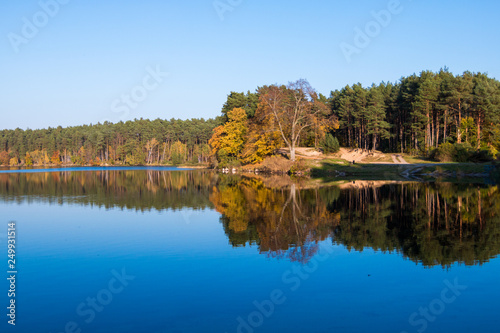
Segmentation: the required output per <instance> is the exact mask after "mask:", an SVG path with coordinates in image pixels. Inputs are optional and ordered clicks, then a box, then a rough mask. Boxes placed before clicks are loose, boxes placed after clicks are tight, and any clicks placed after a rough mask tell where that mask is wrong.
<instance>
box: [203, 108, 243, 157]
mask: <svg viewBox="0 0 500 333" xmlns="http://www.w3.org/2000/svg"><path fill="white" fill-rule="evenodd" d="M227 116H228V121H227V122H226V123H225V124H224V125H221V126H218V127H216V128H215V129H214V134H213V136H212V138H211V139H210V140H209V144H210V145H211V146H212V149H213V154H214V155H215V156H217V159H218V160H219V162H222V163H228V162H231V161H236V160H237V159H238V158H239V157H240V156H241V152H242V150H243V147H244V145H245V141H246V134H247V129H248V125H247V114H246V111H245V110H244V109H241V108H235V109H233V110H232V111H229V112H228V114H227Z"/></svg>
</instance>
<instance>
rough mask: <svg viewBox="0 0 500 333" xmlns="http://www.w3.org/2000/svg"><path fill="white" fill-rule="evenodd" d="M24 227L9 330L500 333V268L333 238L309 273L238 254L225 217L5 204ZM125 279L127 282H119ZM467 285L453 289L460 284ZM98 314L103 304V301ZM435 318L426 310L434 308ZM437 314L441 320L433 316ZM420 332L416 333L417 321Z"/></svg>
mask: <svg viewBox="0 0 500 333" xmlns="http://www.w3.org/2000/svg"><path fill="white" fill-rule="evenodd" d="M0 212H1V219H2V221H3V222H2V223H3V226H2V227H1V229H0V244H1V247H0V248H1V251H2V252H4V253H5V254H3V255H2V256H1V257H2V258H4V265H2V267H4V268H3V269H2V270H3V273H2V274H3V276H6V273H5V272H6V270H7V269H6V264H7V259H6V245H5V244H6V239H7V236H6V232H7V222H8V221H11V220H14V221H16V222H17V253H16V256H17V269H18V272H19V273H18V275H17V290H16V296H17V298H16V302H17V314H16V315H17V316H16V323H17V325H16V326H15V327H12V326H11V325H8V324H7V319H6V315H5V313H6V311H7V310H6V306H7V302H8V299H7V297H6V296H5V295H6V291H7V290H8V285H7V283H6V282H5V279H3V281H4V282H3V283H2V284H1V288H2V289H3V290H2V292H1V293H0V295H2V298H0V299H1V301H2V309H4V310H2V311H3V312H5V313H3V314H2V318H3V319H2V321H1V323H0V328H1V332H52V333H56V332H57V333H59V332H155V333H156V332H158V333H159V332H245V333H247V332H404V331H406V332H418V331H419V330H420V332H424V331H425V332H498V330H499V327H500V326H499V324H500V320H499V316H498V311H499V310H500V287H499V285H498V277H499V276H500V260H499V259H498V258H493V259H491V260H489V261H487V262H485V263H483V264H482V265H467V266H466V265H464V264H458V263H455V264H452V265H451V266H449V267H448V268H443V267H442V266H440V265H437V266H433V267H424V266H423V265H422V264H420V263H415V262H413V261H411V260H408V259H405V258H404V257H403V256H402V255H401V254H400V253H397V252H393V253H388V252H386V253H384V252H381V251H374V250H372V249H370V248H365V249H364V250H363V251H354V250H351V251H348V250H347V249H346V247H345V246H343V245H333V243H332V239H331V238H327V239H326V240H324V241H320V242H319V244H320V250H319V252H318V253H317V254H316V255H314V256H313V257H312V258H311V259H310V260H309V261H308V263H306V264H301V263H299V262H293V261H290V260H286V259H283V258H282V259H278V258H273V257H270V256H268V255H265V254H263V253H260V251H259V248H258V245H248V244H247V245H246V246H245V247H232V246H231V245H230V244H229V241H228V237H227V235H226V234H225V232H224V230H223V228H222V225H221V222H220V217H221V214H220V213H218V212H217V211H215V209H212V208H210V209H209V208H205V209H192V208H184V209H180V210H179V209H176V210H172V209H164V210H161V211H158V210H151V211H143V212H141V211H137V210H131V209H121V208H107V209H106V208H103V207H98V206H92V205H86V206H84V205H80V204H62V205H61V204H56V203H52V204H51V203H48V202H45V201H41V200H37V199H36V198H35V200H32V201H27V200H19V201H18V202H7V201H0ZM117 276H120V278H117ZM455 283H458V284H459V285H460V286H463V287H462V288H461V289H460V288H459V289H458V290H456V291H455V293H453V292H452V291H450V290H449V285H450V284H452V285H453V284H455ZM92 304H93V305H92ZM429 307H430V308H431V310H426V308H429ZM426 311H430V312H426ZM412 323H413V325H412Z"/></svg>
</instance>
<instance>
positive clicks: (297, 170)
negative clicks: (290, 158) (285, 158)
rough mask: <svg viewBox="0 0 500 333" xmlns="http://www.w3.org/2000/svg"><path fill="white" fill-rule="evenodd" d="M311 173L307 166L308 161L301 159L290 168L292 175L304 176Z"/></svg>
mask: <svg viewBox="0 0 500 333" xmlns="http://www.w3.org/2000/svg"><path fill="white" fill-rule="evenodd" d="M309 172H310V168H309V166H308V165H307V163H306V161H304V160H303V159H301V158H299V159H297V160H296V161H295V163H294V164H293V165H292V167H291V168H290V173H291V174H292V175H304V174H308V173H309Z"/></svg>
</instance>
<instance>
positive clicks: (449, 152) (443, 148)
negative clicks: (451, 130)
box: [429, 142, 455, 162]
mask: <svg viewBox="0 0 500 333" xmlns="http://www.w3.org/2000/svg"><path fill="white" fill-rule="evenodd" d="M454 155H455V148H454V147H453V145H452V144H451V143H449V142H446V143H442V144H440V145H439V147H438V148H436V149H434V150H433V151H432V152H431V154H430V156H429V157H430V158H431V159H433V160H436V161H439V162H453V158H454Z"/></svg>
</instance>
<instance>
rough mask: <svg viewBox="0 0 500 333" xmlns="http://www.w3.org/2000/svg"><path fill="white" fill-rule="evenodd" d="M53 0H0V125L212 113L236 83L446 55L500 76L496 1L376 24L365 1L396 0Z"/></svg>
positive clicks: (446, 6) (426, 6)
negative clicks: (360, 37)
mask: <svg viewBox="0 0 500 333" xmlns="http://www.w3.org/2000/svg"><path fill="white" fill-rule="evenodd" d="M53 1H56V0H42V1H40V2H39V1H34V0H23V1H2V3H1V4H0V36H1V38H0V59H1V61H0V66H1V67H0V68H1V72H0V73H1V79H0V96H1V117H0V128H16V127H20V128H23V129H25V128H28V127H29V128H32V129H35V128H44V127H48V126H51V127H56V126H58V125H62V126H68V125H80V124H90V123H97V122H99V121H103V120H110V121H112V122H116V121H119V120H127V119H134V118H141V117H143V118H150V119H155V118H166V119H170V118H172V117H174V118H181V119H186V118H194V117H204V118H209V117H214V116H217V115H219V114H220V109H221V106H222V104H223V103H224V101H225V99H226V96H227V94H228V93H229V92H230V91H247V90H251V91H253V90H255V88H256V87H258V86H262V85H265V84H273V83H288V82H289V81H294V80H297V79H299V78H305V79H307V80H309V82H310V83H311V85H312V86H313V87H314V88H316V90H317V91H318V92H320V93H323V94H325V95H329V93H330V91H331V90H335V89H339V88H341V87H343V86H345V85H346V84H353V83H356V82H361V83H362V84H363V85H370V84H371V83H372V82H375V83H379V82H381V81H391V82H395V81H397V80H398V79H399V78H401V76H406V75H411V74H413V73H419V72H420V71H422V70H426V69H429V70H433V71H438V70H439V69H440V68H441V67H443V66H448V67H449V68H450V70H451V71H452V72H453V73H455V74H459V73H462V72H463V71H465V70H470V71H473V72H487V73H488V74H489V76H490V77H495V78H497V79H498V78H500V63H499V59H500V44H499V42H498V41H499V39H498V32H499V31H500V20H499V18H498V13H500V3H499V2H498V1H492V0H491V1H480V2H472V1H462V0H454V1H451V0H445V1H430V0H413V1H411V0H401V1H400V6H399V7H398V11H397V13H396V14H391V16H392V17H391V18H390V20H389V22H383V23H384V26H382V25H380V24H379V25H378V28H379V29H378V30H377V26H376V25H374V24H373V22H372V21H374V18H373V17H372V14H371V12H372V11H375V12H379V11H380V10H384V9H387V8H388V6H389V5H390V3H391V1H388V0H382V1H379V0H372V1H364V0H360V1H352V0H351V1H347V0H335V1H332V0H328V1H327V0H315V1H294V0H287V1H278V0H276V1H268V0H267V1H264V0H261V1H259V0H252V1H250V0H221V1H219V3H226V4H229V3H233V5H228V6H231V7H232V8H231V9H232V11H229V10H227V11H225V12H223V13H222V17H223V20H221V17H220V16H219V14H218V12H217V11H216V9H215V8H214V3H216V2H214V1H213V0H190V1H169V0H155V1H153V0H144V1H130V0H122V1H96V0H86V1H83V0H70V1H69V2H68V0H65V1H64V2H68V3H67V4H62V5H60V8H59V9H58V10H57V11H56V10H55V8H54V7H53V6H48V8H49V9H46V11H48V12H50V11H52V13H50V14H52V16H50V15H48V14H45V13H44V12H41V11H42V10H43V9H42V7H41V5H40V4H41V3H50V2H53ZM59 1H61V2H63V0H59ZM393 1H394V0H393ZM45 7H47V6H45ZM24 18H26V20H27V21H26V20H24ZM26 22H28V23H26ZM370 22H371V23H370ZM35 23H36V24H37V25H38V26H39V28H37V29H38V32H37V33H36V34H35V33H33V31H30V29H29V28H27V26H29V25H31V24H35ZM367 26H368V27H371V28H372V30H371V33H370V34H371V35H372V36H373V37H369V39H370V43H369V45H368V46H365V45H362V44H359V41H358V46H360V45H361V46H362V47H358V51H359V53H356V54H352V57H351V61H350V62H348V61H347V60H346V57H345V56H344V54H343V52H342V50H341V47H340V45H341V43H347V44H350V45H352V46H356V44H355V43H354V39H355V35H356V34H355V29H356V27H358V28H360V29H362V30H365V28H366V27H367ZM35 28H36V25H35ZM23 30H24V31H23ZM13 36H14V37H13ZM20 38H21V39H20ZM20 40H22V42H20ZM16 48H17V49H18V50H17V51H18V52H16ZM157 67H158V68H159V69H160V71H163V72H168V73H169V74H168V76H166V77H164V78H160V81H161V82H160V83H157V82H156V81H154V80H153V78H150V77H148V75H149V74H148V68H149V71H151V70H155V68H157ZM144 79H146V85H147V87H148V89H150V90H145V88H144V87H145V86H144V84H143V80H144ZM144 91H146V92H147V96H142V95H141V93H143V92H144ZM132 92H134V93H136V95H135V96H137V100H136V101H137V103H135V104H134V105H133V107H131V106H130V104H128V106H126V107H124V106H125V105H127V104H123V103H125V102H123V100H122V98H123V97H122V96H123V95H126V94H131V93H132ZM132 102H134V101H133V100H132Z"/></svg>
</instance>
